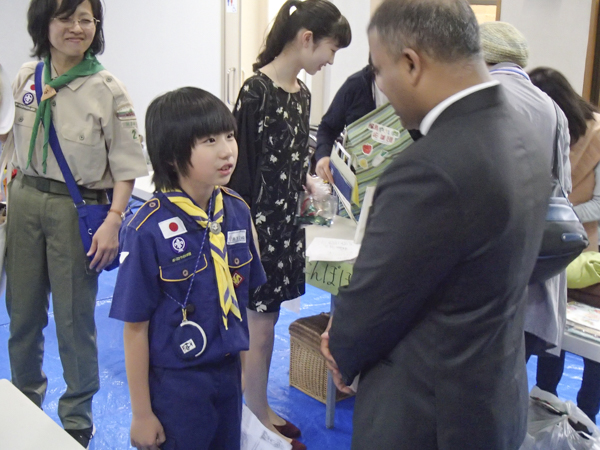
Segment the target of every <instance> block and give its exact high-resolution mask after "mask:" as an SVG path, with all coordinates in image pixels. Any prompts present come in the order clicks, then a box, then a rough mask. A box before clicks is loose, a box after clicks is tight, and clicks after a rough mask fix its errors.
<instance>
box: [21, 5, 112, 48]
mask: <svg viewBox="0 0 600 450" xmlns="http://www.w3.org/2000/svg"><path fill="white" fill-rule="evenodd" d="M84 1H85V0H62V1H61V2H60V6H59V5H58V1H57V0H31V3H30V4H29V10H28V11H27V31H28V32H29V35H30V36H31V39H32V40H33V49H32V52H31V56H36V57H38V58H40V59H42V58H45V57H46V56H48V55H49V54H50V47H51V44H50V39H49V38H48V27H49V26H50V21H51V20H52V19H53V18H55V17H70V16H71V15H73V13H74V12H75V10H76V9H77V7H78V6H79V5H80V4H82V3H83V2H84ZM89 2H90V4H91V5H92V13H93V14H94V18H95V19H97V20H98V23H97V25H96V34H95V35H94V39H93V40H92V44H91V45H90V49H91V50H92V52H93V53H94V55H99V54H101V53H102V52H103V51H104V31H103V30H102V22H103V20H104V12H103V8H102V3H101V0H89Z"/></svg>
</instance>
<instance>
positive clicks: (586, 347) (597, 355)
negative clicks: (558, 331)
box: [562, 330, 600, 362]
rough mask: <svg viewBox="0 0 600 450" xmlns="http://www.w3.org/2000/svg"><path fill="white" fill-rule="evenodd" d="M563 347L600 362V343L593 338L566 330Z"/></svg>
mask: <svg viewBox="0 0 600 450" xmlns="http://www.w3.org/2000/svg"><path fill="white" fill-rule="evenodd" d="M562 349H563V350H566V351H568V352H571V353H574V354H576V355H579V356H583V357H584V358H587V359H591V360H592V361H597V362H600V345H599V344H598V343H596V342H594V341H592V340H589V339H585V338H584V337H581V336H577V335H575V334H571V333H569V330H565V332H564V334H563V341H562Z"/></svg>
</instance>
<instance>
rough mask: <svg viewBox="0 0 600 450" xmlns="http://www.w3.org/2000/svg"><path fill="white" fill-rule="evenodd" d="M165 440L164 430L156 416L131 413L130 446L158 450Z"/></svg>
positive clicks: (145, 449)
mask: <svg viewBox="0 0 600 450" xmlns="http://www.w3.org/2000/svg"><path fill="white" fill-rule="evenodd" d="M165 440H166V436H165V431H164V430H163V427H162V425H161V423H160V421H159V420H158V418H157V417H156V416H155V415H154V414H153V413H152V412H151V413H149V414H148V415H144V416H138V415H135V414H134V415H133V418H132V420H131V446H132V447H135V448H137V449H138V450H160V448H159V446H160V445H162V444H163V443H164V442H165Z"/></svg>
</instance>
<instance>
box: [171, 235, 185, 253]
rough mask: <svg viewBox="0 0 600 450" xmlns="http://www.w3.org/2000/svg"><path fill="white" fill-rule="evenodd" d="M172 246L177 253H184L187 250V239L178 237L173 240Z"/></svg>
mask: <svg viewBox="0 0 600 450" xmlns="http://www.w3.org/2000/svg"><path fill="white" fill-rule="evenodd" d="M171 246H172V247H173V250H174V251H175V253H183V251H184V250H185V239H183V238H182V237H176V238H175V239H173V242H171Z"/></svg>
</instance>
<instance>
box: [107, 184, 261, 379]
mask: <svg viewBox="0 0 600 450" xmlns="http://www.w3.org/2000/svg"><path fill="white" fill-rule="evenodd" d="M221 189H222V192H223V208H224V211H225V215H224V222H223V223H222V224H221V225H222V231H223V233H224V235H225V240H226V242H227V257H228V263H229V268H230V270H231V274H232V277H233V280H234V285H235V286H236V288H235V292H236V296H237V299H238V302H239V305H240V311H241V314H242V321H241V322H240V321H239V319H237V318H236V317H235V316H234V315H233V314H232V313H231V312H230V313H229V315H228V329H227V330H226V329H225V326H224V325H223V320H222V319H221V315H222V310H221V305H220V301H219V292H218V287H217V281H216V276H215V269H214V264H213V262H212V257H211V253H210V243H209V239H208V236H207V239H206V240H205V242H204V248H203V250H202V256H201V258H200V261H199V263H198V268H197V269H196V276H195V279H194V282H193V285H192V290H191V292H190V296H189V299H188V305H189V304H193V305H194V308H195V311H194V312H193V313H191V314H190V313H188V316H187V319H188V320H190V321H194V322H196V323H197V324H198V325H200V326H201V327H202V328H203V329H204V331H205V333H206V340H207V345H206V350H205V351H204V353H202V354H201V355H200V356H198V357H197V358H194V359H193V360H190V361H184V360H182V359H180V358H178V357H177V355H176V354H175V351H174V349H173V343H172V335H173V332H174V331H175V330H176V328H177V327H178V326H179V324H180V323H181V322H182V320H183V314H182V308H181V305H180V304H178V303H177V302H179V303H181V304H183V303H184V301H185V297H186V294H187V291H188V287H189V285H190V280H191V279H192V272H193V270H194V267H195V265H196V261H197V259H198V253H199V251H200V245H201V243H202V237H203V235H204V228H202V227H201V226H200V225H199V224H198V223H197V222H196V221H195V220H194V219H192V218H191V217H190V216H188V215H187V214H186V213H184V212H183V211H182V210H181V209H180V208H178V207H177V206H176V205H174V204H172V203H171V202H170V201H169V200H168V199H167V198H166V197H165V196H164V195H163V194H161V193H156V196H155V197H154V198H152V199H151V200H149V201H148V202H146V203H145V204H144V205H143V206H142V207H141V208H140V209H139V211H138V212H137V213H136V214H135V215H134V216H133V218H132V219H131V221H130V222H129V223H128V224H127V225H126V226H125V225H124V229H123V230H122V232H121V246H120V248H121V254H120V255H119V257H120V258H121V265H120V267H119V273H118V275H117V282H116V285H115V292H114V296H113V301H112V306H111V309H110V317H112V318H115V319H119V320H123V321H125V322H145V321H150V324H149V329H148V341H149V349H150V365H152V366H158V367H165V368H185V367H190V366H199V365H204V364H214V363H218V362H220V361H222V360H223V359H224V357H225V356H226V355H227V354H234V355H235V354H237V353H239V352H240V351H243V350H248V342H249V336H248V323H247V317H246V306H247V304H248V292H249V289H254V288H256V287H258V286H260V285H262V284H264V283H265V281H266V276H265V272H264V270H263V267H262V264H261V262H260V258H259V256H258V253H257V251H256V248H255V246H254V240H253V238H252V228H251V218H250V209H249V208H248V206H247V205H246V203H245V202H244V201H243V200H241V198H240V197H239V196H238V195H237V194H236V193H235V192H234V191H232V190H230V189H227V188H221ZM174 224H175V225H174ZM209 233H210V231H209ZM173 299H176V300H177V302H176V301H175V300H173Z"/></svg>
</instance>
